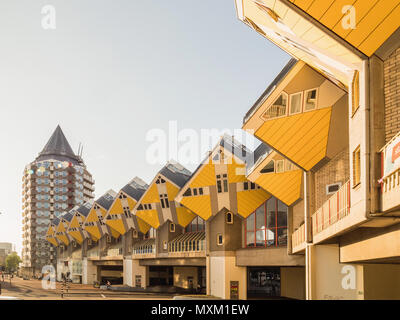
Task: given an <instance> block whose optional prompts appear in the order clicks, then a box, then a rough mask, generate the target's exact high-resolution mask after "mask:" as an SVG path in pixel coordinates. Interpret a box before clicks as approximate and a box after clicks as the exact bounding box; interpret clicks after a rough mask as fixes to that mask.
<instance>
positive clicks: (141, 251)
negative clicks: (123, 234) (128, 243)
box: [132, 239, 156, 259]
mask: <svg viewBox="0 0 400 320" xmlns="http://www.w3.org/2000/svg"><path fill="white" fill-rule="evenodd" d="M132 257H134V258H135V259H151V258H155V257H156V244H155V239H145V240H139V241H137V242H136V243H134V244H133V253H132Z"/></svg>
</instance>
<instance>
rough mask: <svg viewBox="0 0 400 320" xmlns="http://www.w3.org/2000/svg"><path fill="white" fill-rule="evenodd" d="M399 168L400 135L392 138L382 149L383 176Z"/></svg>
mask: <svg viewBox="0 0 400 320" xmlns="http://www.w3.org/2000/svg"><path fill="white" fill-rule="evenodd" d="M399 168H400V136H398V137H396V138H395V139H393V141H392V142H390V143H389V144H388V145H387V146H386V148H385V150H384V151H383V176H387V175H388V174H390V173H392V172H393V171H395V170H396V169H399Z"/></svg>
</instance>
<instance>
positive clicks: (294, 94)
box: [288, 91, 304, 116]
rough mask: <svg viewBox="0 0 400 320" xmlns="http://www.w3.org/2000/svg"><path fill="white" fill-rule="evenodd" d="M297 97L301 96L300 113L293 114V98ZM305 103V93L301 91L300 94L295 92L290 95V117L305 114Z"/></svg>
mask: <svg viewBox="0 0 400 320" xmlns="http://www.w3.org/2000/svg"><path fill="white" fill-rule="evenodd" d="M296 95H300V96H301V97H300V103H301V105H300V111H299V112H295V113H291V109H292V97H293V96H296ZM303 102H304V92H303V91H300V92H295V93H292V94H290V95H289V111H288V112H289V116H293V115H295V114H300V113H302V112H303Z"/></svg>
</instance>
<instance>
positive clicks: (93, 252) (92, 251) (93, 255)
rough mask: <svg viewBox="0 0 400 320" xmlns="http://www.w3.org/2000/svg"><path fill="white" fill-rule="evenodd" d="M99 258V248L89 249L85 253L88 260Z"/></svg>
mask: <svg viewBox="0 0 400 320" xmlns="http://www.w3.org/2000/svg"><path fill="white" fill-rule="evenodd" d="M99 256H100V250H99V248H95V249H90V250H88V251H87V257H88V258H98V257H99Z"/></svg>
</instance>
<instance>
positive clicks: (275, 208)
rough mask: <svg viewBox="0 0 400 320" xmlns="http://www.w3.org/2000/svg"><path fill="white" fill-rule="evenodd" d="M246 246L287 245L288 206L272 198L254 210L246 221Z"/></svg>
mask: <svg viewBox="0 0 400 320" xmlns="http://www.w3.org/2000/svg"><path fill="white" fill-rule="evenodd" d="M245 235H246V241H245V242H246V247H272V246H273V247H278V246H286V245H287V206H286V205H285V204H284V203H282V202H281V201H279V200H278V199H276V198H271V199H269V200H268V201H267V202H265V203H264V204H263V205H262V206H261V207H259V208H258V209H257V210H256V211H255V212H253V213H252V214H251V215H250V216H249V217H248V218H247V219H246V223H245Z"/></svg>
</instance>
